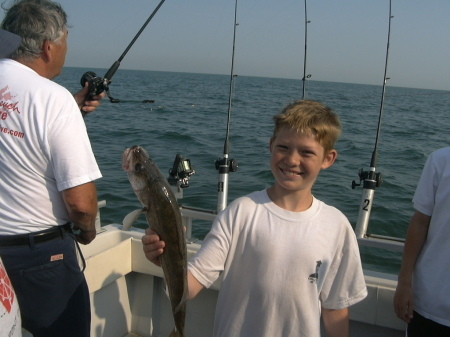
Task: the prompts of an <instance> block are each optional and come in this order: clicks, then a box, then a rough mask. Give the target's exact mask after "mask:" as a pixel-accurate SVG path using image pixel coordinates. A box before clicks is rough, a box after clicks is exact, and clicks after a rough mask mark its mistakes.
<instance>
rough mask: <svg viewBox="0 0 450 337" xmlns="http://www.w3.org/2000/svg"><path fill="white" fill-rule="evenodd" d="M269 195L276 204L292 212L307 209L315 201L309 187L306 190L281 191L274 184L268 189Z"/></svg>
mask: <svg viewBox="0 0 450 337" xmlns="http://www.w3.org/2000/svg"><path fill="white" fill-rule="evenodd" d="M267 195H268V196H269V198H270V200H271V201H272V202H273V203H274V204H275V205H277V206H278V207H281V208H283V209H285V210H288V211H291V212H303V211H306V210H307V209H308V208H310V207H311V205H312V202H313V195H312V193H311V190H309V189H308V190H304V191H286V190H283V191H281V190H280V189H277V188H276V186H272V187H269V188H268V189H267Z"/></svg>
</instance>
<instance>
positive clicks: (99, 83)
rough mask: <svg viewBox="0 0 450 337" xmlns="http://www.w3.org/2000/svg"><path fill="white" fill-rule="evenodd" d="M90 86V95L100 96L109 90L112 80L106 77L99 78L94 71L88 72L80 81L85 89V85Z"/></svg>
mask: <svg viewBox="0 0 450 337" xmlns="http://www.w3.org/2000/svg"><path fill="white" fill-rule="evenodd" d="M86 82H88V84H89V95H90V96H97V95H100V94H101V93H102V92H103V91H108V90H109V84H110V83H111V81H110V80H108V79H107V78H104V77H97V74H96V73H94V72H93V71H88V72H85V73H84V74H83V76H82V77H81V80H80V84H81V86H82V87H84V85H85V83H86Z"/></svg>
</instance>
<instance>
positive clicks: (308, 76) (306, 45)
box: [302, 0, 311, 99]
mask: <svg viewBox="0 0 450 337" xmlns="http://www.w3.org/2000/svg"><path fill="white" fill-rule="evenodd" d="M310 22H311V21H308V12H307V10H306V0H305V54H304V57H303V78H302V81H303V94H302V99H305V92H306V79H307V78H310V77H311V74H309V75H306V55H307V53H306V52H307V49H308V23H310Z"/></svg>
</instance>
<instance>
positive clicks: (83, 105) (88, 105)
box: [73, 82, 105, 116]
mask: <svg viewBox="0 0 450 337" xmlns="http://www.w3.org/2000/svg"><path fill="white" fill-rule="evenodd" d="M73 97H74V98H75V101H76V102H77V104H78V107H79V108H80V110H81V111H82V114H83V116H85V115H87V114H89V113H91V112H93V111H95V109H97V108H98V107H99V106H100V104H102V102H101V100H102V99H103V98H104V97H105V93H104V92H102V93H101V94H100V95H98V96H94V97H92V98H91V97H89V86H88V83H87V82H86V84H85V86H84V88H83V89H81V90H80V91H78V92H77V93H75V94H73Z"/></svg>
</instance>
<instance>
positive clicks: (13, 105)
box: [0, 59, 101, 235]
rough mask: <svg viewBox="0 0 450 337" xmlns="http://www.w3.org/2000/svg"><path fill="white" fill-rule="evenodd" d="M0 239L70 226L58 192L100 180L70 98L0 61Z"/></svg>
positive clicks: (16, 65)
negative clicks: (1, 237)
mask: <svg viewBox="0 0 450 337" xmlns="http://www.w3.org/2000/svg"><path fill="white" fill-rule="evenodd" d="M0 74H1V75H0V163H1V165H0V177H1V180H2V184H1V185H0V192H1V193H0V205H1V208H2V210H1V212H0V235H13V234H20V233H29V232H34V231H39V230H43V229H47V228H49V227H51V226H55V225H62V224H64V223H67V222H68V221H70V219H69V216H68V213H67V210H66V207H65V205H64V201H63V199H62V194H61V191H63V190H65V189H68V188H71V187H75V186H78V185H81V184H85V183H88V182H91V181H94V180H96V179H98V178H100V177H101V173H100V170H99V168H98V165H97V163H96V161H95V157H94V154H93V152H92V148H91V144H90V141H89V138H88V135H87V130H86V125H85V123H84V121H83V118H82V116H81V112H80V110H79V107H78V106H77V104H76V102H75V99H74V98H73V96H72V94H71V93H70V92H69V91H68V90H66V89H65V88H63V87H62V86H60V85H58V84H57V83H55V82H53V81H50V80H48V79H46V78H44V77H42V76H40V75H38V74H37V73H36V72H35V71H34V70H32V69H31V68H29V67H27V66H25V65H23V64H21V63H18V62H16V61H13V60H10V59H2V60H0Z"/></svg>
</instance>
